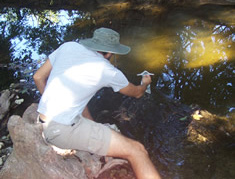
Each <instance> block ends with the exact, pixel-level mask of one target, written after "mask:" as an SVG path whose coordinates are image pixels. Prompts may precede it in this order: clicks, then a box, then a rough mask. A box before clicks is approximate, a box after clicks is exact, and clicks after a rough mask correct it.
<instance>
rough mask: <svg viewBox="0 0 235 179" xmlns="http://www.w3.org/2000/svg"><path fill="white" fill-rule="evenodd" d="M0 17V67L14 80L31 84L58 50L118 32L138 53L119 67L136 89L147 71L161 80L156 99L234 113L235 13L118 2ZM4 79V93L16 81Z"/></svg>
mask: <svg viewBox="0 0 235 179" xmlns="http://www.w3.org/2000/svg"><path fill="white" fill-rule="evenodd" d="M114 14H115V16H114ZM0 17H1V18H0V25H1V27H0V28H1V39H2V40H1V44H0V45H1V60H0V62H1V66H4V64H6V63H9V62H13V63H11V67H12V68H13V69H15V70H16V71H17V72H16V73H15V76H16V77H20V76H22V77H23V78H24V77H25V75H26V76H27V77H26V80H28V81H30V80H31V76H32V74H33V72H34V70H35V69H37V68H38V67H39V66H40V64H41V63H42V62H41V61H42V60H43V59H45V57H46V56H47V55H48V54H49V53H51V52H52V51H53V49H55V48H56V47H58V46H59V45H60V44H62V43H63V42H65V41H69V40H79V38H84V37H90V36H91V35H92V32H93V30H94V29H95V28H98V27H100V26H105V27H110V28H113V29H115V30H117V31H118V32H120V34H121V42H122V43H125V44H127V45H129V46H131V48H132V51H131V53H129V54H128V55H126V56H117V63H116V64H117V65H118V67H119V68H120V69H121V70H123V71H124V72H125V74H126V75H127V77H128V78H129V79H130V81H133V82H135V83H136V84H138V83H139V81H140V77H137V76H136V74H137V73H140V72H142V71H143V70H147V71H149V72H152V73H154V74H155V76H154V77H153V83H152V91H153V92H154V90H156V89H158V90H161V91H162V92H163V93H165V94H166V95H169V96H170V97H171V98H175V99H179V100H180V101H181V102H183V103H186V104H198V105H200V106H201V107H202V108H204V109H207V110H209V111H211V112H214V113H217V114H226V113H228V111H229V110H232V109H233V107H234V99H235V97H234V73H235V69H234V61H235V45H234V41H235V34H234V31H235V29H234V28H235V9H234V8H230V7H218V6H208V7H201V8H198V9H192V8H191V9H190V8H187V9H172V8H171V9H163V8H160V7H157V6H147V5H146V6H143V7H138V6H137V7H129V6H128V4H126V3H120V4H118V5H115V4H114V5H107V7H103V8H99V9H97V10H96V11H94V12H80V11H70V12H67V11H58V12H52V11H49V10H48V11H36V10H34V11H33V10H29V9H9V8H8V9H2V15H1V16H0ZM3 47H4V48H3ZM1 71H3V68H2V67H1ZM0 74H1V89H2V88H4V87H5V86H6V85H9V83H7V82H6V78H9V80H10V79H11V77H9V75H6V74H5V73H3V72H1V73H0ZM4 85H5V86H4Z"/></svg>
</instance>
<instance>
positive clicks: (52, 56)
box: [48, 45, 62, 66]
mask: <svg viewBox="0 0 235 179" xmlns="http://www.w3.org/2000/svg"><path fill="white" fill-rule="evenodd" d="M61 46H62V45H61ZM61 46H60V47H58V48H57V49H56V50H55V51H54V52H52V53H51V54H50V55H49V56H48V58H49V60H50V62H51V64H52V66H53V64H54V62H55V60H56V56H57V55H58V53H59V51H60V49H61Z"/></svg>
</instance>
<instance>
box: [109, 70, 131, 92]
mask: <svg viewBox="0 0 235 179" xmlns="http://www.w3.org/2000/svg"><path fill="white" fill-rule="evenodd" d="M128 84H129V81H128V80H127V78H126V76H125V75H124V74H123V73H122V72H121V71H120V70H118V69H116V70H115V72H114V76H113V78H112V80H111V82H110V84H109V86H110V87H112V88H113V91H115V92H118V91H119V90H120V89H122V88H124V87H126V86H127V85H128Z"/></svg>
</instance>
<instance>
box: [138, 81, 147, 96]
mask: <svg viewBox="0 0 235 179" xmlns="http://www.w3.org/2000/svg"><path fill="white" fill-rule="evenodd" d="M147 86H148V85H147V84H141V85H139V86H138V94H137V95H136V98H140V97H142V96H143V95H144V93H145V91H146V89H147Z"/></svg>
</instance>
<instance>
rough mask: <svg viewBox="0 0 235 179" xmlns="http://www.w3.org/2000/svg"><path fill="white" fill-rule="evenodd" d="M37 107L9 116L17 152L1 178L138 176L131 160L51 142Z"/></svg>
mask: <svg viewBox="0 0 235 179" xmlns="http://www.w3.org/2000/svg"><path fill="white" fill-rule="evenodd" d="M36 109H37V104H32V105H31V106H30V107H29V108H28V109H27V110H26V111H25V112H24V115H23V117H22V118H21V117H20V116H16V115H13V116H11V118H10V119H9V122H8V129H9V132H10V136H11V139H12V142H13V151H12V153H11V154H10V156H9V157H8V159H7V161H6V162H5V164H4V166H3V168H2V169H1V171H0V178H18V179H28V178H33V179H41V178H46V179H62V178H63V179H73V178H74V179H75V178H76V179H77V178H79V179H86V178H87V179H92V178H99V179H100V178H102V176H111V175H112V176H119V174H120V179H121V178H123V177H124V178H123V179H126V178H127V177H129V178H133V177H134V174H133V171H132V169H131V167H130V165H129V164H128V163H127V161H124V160H121V159H113V158H111V157H106V158H104V157H100V156H98V155H93V154H90V153H88V152H82V151H77V152H75V151H71V150H63V149H59V148H56V147H55V146H51V145H49V144H47V143H46V142H45V141H44V139H43V137H42V125H41V124H40V123H37V122H36V118H37V112H36ZM74 154H75V155H74ZM123 164H124V165H123ZM117 166H118V167H117ZM122 166H123V167H124V168H120V167H122ZM119 169H120V170H119ZM114 171H115V175H114ZM126 174H127V175H126Z"/></svg>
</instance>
